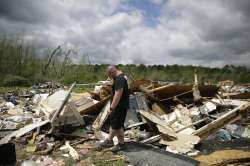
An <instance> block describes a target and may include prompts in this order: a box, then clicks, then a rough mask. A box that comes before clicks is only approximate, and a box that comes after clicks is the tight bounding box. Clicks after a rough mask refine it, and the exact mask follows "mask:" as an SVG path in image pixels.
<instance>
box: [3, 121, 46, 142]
mask: <svg viewBox="0 0 250 166" xmlns="http://www.w3.org/2000/svg"><path fill="white" fill-rule="evenodd" d="M49 122H50V121H49V120H45V121H41V122H37V123H32V124H29V125H26V126H24V127H23V128H20V129H19V130H16V131H14V132H12V133H11V134H9V135H7V136H6V137H4V138H3V139H1V140H0V144H5V143H8V142H9V141H10V140H11V139H12V138H13V137H15V138H18V137H21V136H23V135H25V134H26V133H28V132H30V131H32V130H34V129H36V128H38V127H41V126H43V125H45V124H47V123H49Z"/></svg>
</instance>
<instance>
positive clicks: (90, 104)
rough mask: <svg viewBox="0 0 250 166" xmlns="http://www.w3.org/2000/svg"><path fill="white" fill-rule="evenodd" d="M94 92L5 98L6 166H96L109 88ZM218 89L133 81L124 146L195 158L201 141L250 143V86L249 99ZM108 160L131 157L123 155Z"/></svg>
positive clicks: (58, 90)
mask: <svg viewBox="0 0 250 166" xmlns="http://www.w3.org/2000/svg"><path fill="white" fill-rule="evenodd" d="M195 80H196V79H195ZM84 85H85V84H84ZM86 85H90V84H86ZM91 85H92V84H91ZM93 85H96V86H95V90H94V91H93V92H88V93H80V94H77V93H73V92H72V90H73V88H74V87H75V86H83V84H78V85H77V84H75V83H74V84H72V85H71V87H69V88H67V87H65V86H62V85H60V84H57V85H56V86H53V84H48V85H44V84H42V85H37V86H35V87H33V90H30V91H26V92H22V93H19V94H18V93H14V92H10V93H7V94H4V95H2V96H0V115H1V116H0V157H1V160H0V161H1V163H0V165H5V164H13V163H14V164H15V163H16V162H17V163H19V164H21V163H22V164H25V163H29V162H30V163H32V164H33V165H67V164H66V162H65V160H63V159H65V158H68V159H71V160H73V161H74V162H75V164H76V163H81V164H82V165H84V164H85V165H91V164H92V165H94V164H96V163H95V161H91V159H90V158H89V157H88V156H89V155H87V154H88V153H89V151H91V149H96V143H97V142H98V141H102V140H104V139H105V138H106V137H107V136H108V127H109V124H108V123H109V120H108V110H109V107H110V100H109V99H110V92H111V83H110V82H109V81H104V82H99V83H97V84H93ZM220 85H221V86H220V87H219V86H216V85H198V83H197V81H195V82H194V84H192V85H190V84H187V85H185V84H176V83H175V84H173V83H159V82H153V81H146V80H138V81H134V82H133V83H132V84H131V85H130V91H131V94H130V109H129V110H128V112H127V117H126V120H125V141H127V142H134V143H139V144H143V145H150V146H151V147H154V148H156V149H161V151H162V150H163V151H168V152H171V153H174V154H179V155H185V156H197V155H199V153H200V151H199V150H198V148H197V145H199V143H201V142H203V141H207V140H220V141H230V140H233V139H239V138H250V128H249V126H250V125H249V124H250V118H249V116H250V114H249V108H250V100H249V99H250V98H249V97H247V96H248V94H249V93H250V92H249V91H247V89H248V90H249V86H247V85H243V86H237V87H239V88H238V89H241V90H242V89H244V92H243V91H241V90H239V91H237V95H238V96H237V97H235V94H234V95H232V93H235V92H233V90H232V89H233V87H236V86H232V85H230V86H231V88H229V87H228V84H220ZM228 89H230V90H231V91H230V90H228ZM235 89H237V88H235ZM234 91H236V90H234ZM240 96H243V97H242V98H240ZM114 142H115V144H117V138H114ZM6 151H8V155H7V157H6ZM21 152H23V153H27V154H22V153H21ZM52 156H53V157H52ZM58 156H60V157H58ZM92 157H93V156H92ZM16 158H17V161H16ZM52 158H53V159H52ZM248 158H250V157H249V156H248ZM103 160H105V161H107V162H109V161H116V160H126V161H127V160H128V161H129V158H127V157H126V156H124V154H120V155H113V157H112V159H103ZM132 164H133V163H132Z"/></svg>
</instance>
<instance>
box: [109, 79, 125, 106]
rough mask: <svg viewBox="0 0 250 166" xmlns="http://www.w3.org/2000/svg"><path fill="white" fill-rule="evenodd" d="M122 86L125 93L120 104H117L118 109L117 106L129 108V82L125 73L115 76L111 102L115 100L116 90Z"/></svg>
mask: <svg viewBox="0 0 250 166" xmlns="http://www.w3.org/2000/svg"><path fill="white" fill-rule="evenodd" d="M121 88H123V93H122V96H121V99H120V101H119V103H118V105H117V106H116V109H117V108H121V109H128V108H129V91H128V82H127V79H126V78H125V76H124V74H120V75H118V76H116V77H115V78H114V83H113V85H112V92H111V103H112V101H113V97H114V95H115V91H116V90H118V89H121Z"/></svg>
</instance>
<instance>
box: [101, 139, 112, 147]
mask: <svg viewBox="0 0 250 166" xmlns="http://www.w3.org/2000/svg"><path fill="white" fill-rule="evenodd" d="M112 146H114V142H113V141H111V140H108V139H106V140H104V142H101V143H100V144H99V147H100V148H110V147H112Z"/></svg>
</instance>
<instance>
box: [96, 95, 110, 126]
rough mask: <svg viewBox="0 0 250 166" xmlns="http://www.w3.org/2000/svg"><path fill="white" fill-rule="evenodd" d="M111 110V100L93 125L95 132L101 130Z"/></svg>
mask: <svg viewBox="0 0 250 166" xmlns="http://www.w3.org/2000/svg"><path fill="white" fill-rule="evenodd" d="M109 109H110V100H109V101H108V102H107V104H106V105H105V107H104V108H103V109H102V111H101V112H100V113H99V115H98V116H97V118H96V120H95V121H94V123H93V125H92V128H93V129H94V130H101V128H102V126H103V124H104V122H105V121H106V119H107V118H108V116H109V114H108V111H109Z"/></svg>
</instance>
